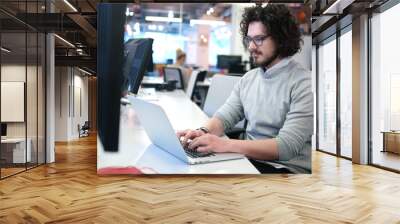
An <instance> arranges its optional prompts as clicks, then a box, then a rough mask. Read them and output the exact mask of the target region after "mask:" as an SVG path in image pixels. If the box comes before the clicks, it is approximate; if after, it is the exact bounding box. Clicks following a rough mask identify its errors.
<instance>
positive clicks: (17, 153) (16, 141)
mask: <svg viewBox="0 0 400 224" xmlns="http://www.w3.org/2000/svg"><path fill="white" fill-rule="evenodd" d="M26 142H27V147H26V154H25V138H6V139H1V144H2V145H4V146H6V147H8V146H11V145H13V148H12V157H13V159H12V163H25V158H27V161H26V162H30V161H31V145H32V141H31V139H30V138H27V140H26ZM3 151H6V149H2V152H3Z"/></svg>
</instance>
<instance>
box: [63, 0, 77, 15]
mask: <svg viewBox="0 0 400 224" xmlns="http://www.w3.org/2000/svg"><path fill="white" fill-rule="evenodd" d="M64 2H65V4H67V5H68V6H69V7H70V8H71V9H72V10H73V11H74V12H78V10H77V9H76V8H75V7H74V6H73V5H72V4H71V3H69V1H68V0H64Z"/></svg>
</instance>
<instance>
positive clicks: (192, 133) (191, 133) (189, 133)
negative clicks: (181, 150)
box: [176, 129, 205, 147]
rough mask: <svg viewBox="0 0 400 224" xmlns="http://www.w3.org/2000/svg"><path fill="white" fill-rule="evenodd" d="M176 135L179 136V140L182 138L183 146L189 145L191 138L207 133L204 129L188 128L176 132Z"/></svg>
mask: <svg viewBox="0 0 400 224" xmlns="http://www.w3.org/2000/svg"><path fill="white" fill-rule="evenodd" d="M176 135H177V136H178V138H179V140H181V142H182V144H183V146H184V147H187V146H188V144H189V141H190V140H193V139H195V138H197V137H200V136H202V135H205V133H204V132H203V131H202V130H191V129H186V130H184V131H178V132H177V133H176ZM181 138H183V139H181Z"/></svg>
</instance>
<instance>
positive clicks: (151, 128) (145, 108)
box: [128, 96, 244, 165]
mask: <svg viewBox="0 0 400 224" xmlns="http://www.w3.org/2000/svg"><path fill="white" fill-rule="evenodd" d="M128 98H129V101H130V102H131V106H132V107H133V109H134V110H135V112H136V115H137V117H138V118H139V121H140V123H141V125H142V126H143V128H144V130H145V131H146V133H147V135H148V136H149V138H150V140H151V141H152V143H153V144H154V145H156V146H157V147H158V148H160V149H162V150H164V151H166V152H167V153H169V154H171V155H173V156H175V157H176V158H178V159H180V160H182V161H184V162H186V163H188V164H191V165H193V164H201V163H212V162H217V161H226V160H234V159H242V158H244V156H243V155H241V154H238V153H208V152H206V153H204V152H197V151H195V150H190V149H184V147H183V146H182V144H181V142H180V141H179V138H178V136H177V135H176V133H175V130H174V129H173V128H172V125H171V123H170V122H169V120H168V117H167V115H166V114H165V112H164V110H163V109H162V108H161V107H160V106H159V105H156V104H153V103H149V102H146V101H144V100H141V99H138V98H136V97H134V96H129V97H128Z"/></svg>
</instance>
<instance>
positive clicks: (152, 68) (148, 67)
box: [146, 51, 154, 72]
mask: <svg viewBox="0 0 400 224" xmlns="http://www.w3.org/2000/svg"><path fill="white" fill-rule="evenodd" d="M153 53H154V52H153V51H151V56H150V60H149V63H148V64H147V68H146V70H147V72H153V71H154V61H153Z"/></svg>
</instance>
